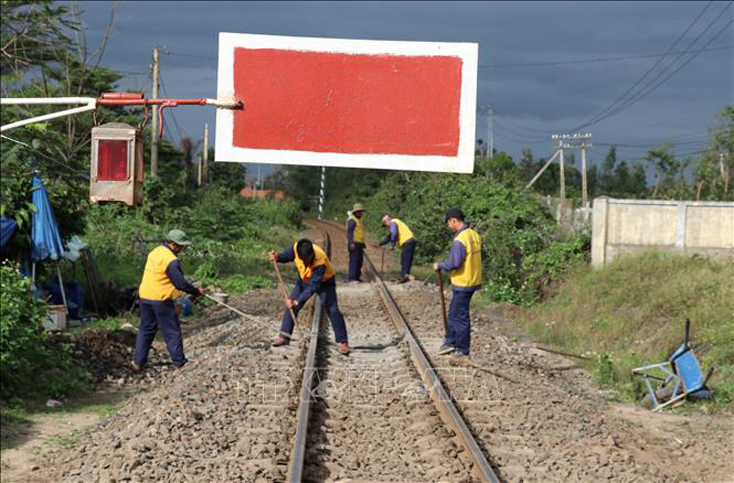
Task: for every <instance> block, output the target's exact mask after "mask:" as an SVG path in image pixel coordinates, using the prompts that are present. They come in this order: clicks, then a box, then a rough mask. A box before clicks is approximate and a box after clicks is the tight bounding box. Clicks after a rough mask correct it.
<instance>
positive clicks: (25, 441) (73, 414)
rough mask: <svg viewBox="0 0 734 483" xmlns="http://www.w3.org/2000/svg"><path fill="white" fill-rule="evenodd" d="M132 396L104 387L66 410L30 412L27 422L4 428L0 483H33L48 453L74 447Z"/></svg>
mask: <svg viewBox="0 0 734 483" xmlns="http://www.w3.org/2000/svg"><path fill="white" fill-rule="evenodd" d="M131 394H132V392H131V391H130V390H127V389H122V388H120V387H118V386H105V387H104V388H100V389H99V390H98V391H97V392H94V393H90V394H87V395H85V396H83V397H80V398H74V399H71V400H69V401H67V405H65V406H61V407H58V408H49V409H47V410H41V409H40V408H39V409H38V410H36V411H31V412H30V414H29V415H28V416H27V417H26V418H25V419H26V421H24V422H19V423H14V424H12V426H10V427H4V428H3V431H2V433H3V434H2V441H3V449H2V453H1V455H0V474H1V475H2V476H1V477H0V480H2V482H3V483H5V482H8V483H12V482H22V481H33V480H34V479H35V476H34V475H35V473H36V472H37V471H38V470H40V469H41V468H42V467H43V466H45V465H46V461H45V454H46V453H47V452H49V451H52V450H56V449H59V448H66V447H71V446H73V445H74V444H75V443H76V442H77V441H78V440H79V439H80V437H81V436H82V435H83V433H84V432H85V431H87V430H89V429H90V428H93V427H95V426H96V425H97V424H99V423H100V421H102V420H103V419H104V418H105V417H107V416H108V415H109V414H111V413H113V412H115V411H116V410H117V409H118V408H119V407H121V406H122V405H123V404H124V402H125V400H126V399H127V398H128V397H130V395H131Z"/></svg>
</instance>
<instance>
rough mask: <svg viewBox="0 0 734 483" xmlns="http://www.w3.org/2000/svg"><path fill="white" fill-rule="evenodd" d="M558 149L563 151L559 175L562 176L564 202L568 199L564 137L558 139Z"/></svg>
mask: <svg viewBox="0 0 734 483" xmlns="http://www.w3.org/2000/svg"><path fill="white" fill-rule="evenodd" d="M558 150H559V151H560V152H561V157H560V158H559V160H560V164H559V167H560V172H559V176H560V178H561V204H563V203H564V202H565V201H566V173H565V168H564V166H565V163H564V160H563V155H564V154H565V153H564V145H563V140H562V139H559V140H558Z"/></svg>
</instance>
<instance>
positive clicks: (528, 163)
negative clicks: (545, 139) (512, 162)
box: [519, 149, 535, 182]
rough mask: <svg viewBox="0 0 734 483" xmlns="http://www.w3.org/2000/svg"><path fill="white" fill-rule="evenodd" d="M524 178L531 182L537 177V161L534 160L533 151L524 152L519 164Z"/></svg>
mask: <svg viewBox="0 0 734 483" xmlns="http://www.w3.org/2000/svg"><path fill="white" fill-rule="evenodd" d="M519 168H520V171H521V172H522V178H523V179H524V180H525V181H526V182H529V181H530V180H531V179H533V176H535V161H534V160H533V151H532V150H531V149H523V150H522V158H521V159H520V164H519Z"/></svg>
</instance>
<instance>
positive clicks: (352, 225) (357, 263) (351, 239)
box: [347, 203, 366, 283]
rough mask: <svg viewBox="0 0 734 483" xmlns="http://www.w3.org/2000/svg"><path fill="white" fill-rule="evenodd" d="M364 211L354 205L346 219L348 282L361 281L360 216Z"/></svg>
mask: <svg viewBox="0 0 734 483" xmlns="http://www.w3.org/2000/svg"><path fill="white" fill-rule="evenodd" d="M364 212H365V209H364V208H363V207H362V205H361V204H359V203H355V204H354V207H353V208H352V214H351V215H349V218H348V219H347V247H348V249H349V282H350V283H352V282H354V283H359V282H361V281H362V262H363V261H364V249H365V247H366V245H365V243H364V226H363V225H362V216H363V215H364Z"/></svg>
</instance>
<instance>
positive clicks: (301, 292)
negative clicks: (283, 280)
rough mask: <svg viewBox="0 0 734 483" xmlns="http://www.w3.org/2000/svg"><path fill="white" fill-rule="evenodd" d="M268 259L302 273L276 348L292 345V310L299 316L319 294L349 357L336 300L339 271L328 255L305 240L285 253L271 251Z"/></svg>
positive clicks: (345, 331) (299, 274)
mask: <svg viewBox="0 0 734 483" xmlns="http://www.w3.org/2000/svg"><path fill="white" fill-rule="evenodd" d="M268 256H269V258H270V260H271V261H276V262H278V263H288V262H293V263H294V264H295V266H296V269H297V270H298V282H296V285H295V287H293V291H292V292H291V297H290V299H288V300H286V301H285V307H286V310H285V314H284V315H283V322H282V324H281V326H280V336H279V337H278V338H277V339H276V340H275V342H273V346H275V347H279V346H283V345H287V344H288V343H290V337H291V334H292V333H293V325H294V323H295V322H294V320H293V318H292V317H291V314H290V309H293V313H294V314H295V315H296V316H298V312H299V311H300V310H301V307H303V306H304V304H305V303H306V302H307V301H308V299H310V298H311V296H312V295H313V294H314V293H316V294H318V297H319V299H321V303H322V304H323V306H324V308H325V309H326V313H327V314H328V315H329V320H331V327H332V328H333V329H334V338H335V339H336V342H337V343H338V344H339V352H340V353H341V354H344V355H347V354H349V343H348V341H347V326H346V324H345V323H344V317H342V313H341V311H340V310H339V305H338V303H337V298H336V272H335V271H334V267H333V266H332V265H331V261H330V260H329V257H327V256H326V252H324V250H323V249H322V248H321V247H319V246H318V245H314V244H313V243H312V242H311V240H308V239H307V238H302V239H300V240H298V241H297V242H296V243H295V244H294V245H293V246H292V247H288V248H286V249H285V250H283V252H282V253H276V252H274V251H271V252H270V253H269V254H268Z"/></svg>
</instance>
